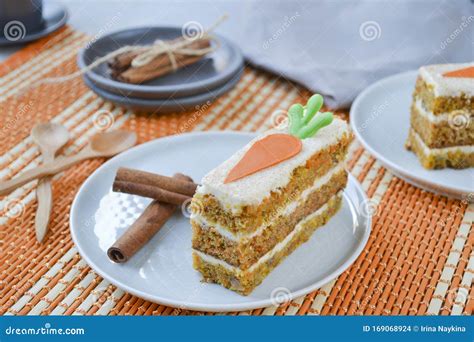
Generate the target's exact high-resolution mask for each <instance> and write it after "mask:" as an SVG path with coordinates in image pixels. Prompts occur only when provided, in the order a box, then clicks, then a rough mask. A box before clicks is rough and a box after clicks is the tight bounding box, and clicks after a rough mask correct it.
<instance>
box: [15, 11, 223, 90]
mask: <svg viewBox="0 0 474 342" xmlns="http://www.w3.org/2000/svg"><path fill="white" fill-rule="evenodd" d="M227 18H228V16H227V14H225V15H223V16H221V17H220V18H219V19H217V20H216V22H215V23H214V24H212V25H211V26H210V27H209V28H208V29H206V30H204V31H203V32H202V33H201V34H199V35H198V36H197V37H190V38H185V39H184V40H183V41H177V42H171V43H169V42H165V41H163V40H161V39H157V40H156V41H155V42H154V43H153V44H151V45H126V46H123V47H121V48H119V49H117V50H114V51H112V52H110V53H108V54H106V55H105V56H102V57H100V58H98V59H96V60H95V61H94V62H92V63H91V64H89V65H88V66H86V67H84V68H82V69H80V70H78V71H76V72H73V73H72V74H69V75H65V76H58V77H47V78H44V79H42V80H38V81H35V82H33V83H31V84H27V85H25V86H24V87H23V88H20V89H19V90H18V93H17V95H21V94H22V92H24V91H25V90H27V89H31V88H35V87H37V86H39V85H42V84H57V83H62V82H66V81H69V80H72V79H74V78H76V77H79V76H81V75H83V74H85V73H86V72H88V71H91V70H92V69H94V68H96V67H97V66H99V65H101V64H102V63H104V62H107V61H109V60H111V59H113V58H115V57H117V56H118V55H121V54H123V53H126V52H138V55H137V56H136V57H135V58H134V59H133V60H132V63H131V67H132V68H138V67H141V66H144V65H147V64H148V63H150V62H151V61H152V60H153V59H155V58H156V57H158V56H160V55H162V54H166V55H167V56H168V57H169V60H170V63H171V67H172V69H173V70H174V71H176V70H177V69H178V64H177V62H176V55H177V54H180V55H189V56H203V55H205V54H208V53H210V52H212V51H215V50H216V49H218V48H219V46H220V44H219V41H218V39H217V38H216V37H215V36H214V35H211V34H210V33H211V32H212V31H213V30H214V29H215V28H216V27H217V26H219V25H220V24H221V23H222V22H223V21H224V20H226V19H227ZM197 40H210V41H213V42H214V43H215V44H214V46H210V47H208V48H203V49H194V48H190V47H189V45H191V44H193V43H195V42H196V41H197Z"/></svg>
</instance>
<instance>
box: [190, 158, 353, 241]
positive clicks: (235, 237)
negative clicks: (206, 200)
mask: <svg viewBox="0 0 474 342" xmlns="http://www.w3.org/2000/svg"><path fill="white" fill-rule="evenodd" d="M342 170H344V163H343V162H341V163H339V164H338V165H336V166H335V167H333V168H332V169H331V170H329V171H328V172H327V173H326V174H325V175H323V176H322V177H320V178H317V179H316V180H315V181H314V183H313V185H312V186H310V187H309V188H307V189H305V190H304V191H303V192H302V193H301V195H300V196H299V198H297V199H296V200H294V201H291V202H290V203H288V204H287V205H286V206H285V207H283V208H281V209H280V210H279V211H278V213H277V217H278V216H280V215H284V216H288V215H290V214H291V213H293V211H295V210H296V208H297V207H298V205H299V204H300V203H302V202H304V201H306V200H307V198H308V196H309V195H310V194H311V193H313V192H314V191H316V190H317V189H319V188H321V187H322V186H323V185H324V184H326V183H327V182H329V180H330V179H331V178H332V177H333V176H334V175H335V174H337V173H339V172H341V171H342ZM191 220H193V221H196V222H197V223H198V224H199V225H200V226H201V227H203V228H204V229H205V228H209V227H214V229H215V230H216V231H217V232H218V233H219V234H220V235H222V236H223V237H225V238H226V239H228V240H231V241H236V242H240V241H242V240H244V239H246V240H248V239H252V238H253V237H255V236H257V235H260V234H261V233H262V232H263V231H264V230H265V229H266V228H267V227H268V226H269V225H268V224H267V225H261V226H260V227H258V228H257V229H256V230H255V231H253V232H251V233H239V232H238V233H233V232H231V231H230V230H229V229H228V228H226V227H223V226H222V225H220V224H218V223H214V222H209V221H208V220H206V219H205V218H204V217H202V216H201V215H199V214H196V213H193V214H191Z"/></svg>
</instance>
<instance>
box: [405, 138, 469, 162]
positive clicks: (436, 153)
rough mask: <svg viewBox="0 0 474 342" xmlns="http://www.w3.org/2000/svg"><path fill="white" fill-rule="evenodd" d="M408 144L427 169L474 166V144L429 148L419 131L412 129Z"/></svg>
mask: <svg viewBox="0 0 474 342" xmlns="http://www.w3.org/2000/svg"><path fill="white" fill-rule="evenodd" d="M407 146H408V147H409V148H410V150H412V151H413V152H415V154H416V155H417V156H418V159H419V160H420V163H421V164H422V165H423V167H425V168H427V169H442V168H446V167H449V168H454V169H464V168H467V167H474V146H472V145H465V146H454V147H444V148H429V147H428V146H426V144H425V143H424V141H423V139H422V138H421V137H420V136H419V135H418V133H417V132H416V131H415V130H413V129H410V132H409V134H408V140H407Z"/></svg>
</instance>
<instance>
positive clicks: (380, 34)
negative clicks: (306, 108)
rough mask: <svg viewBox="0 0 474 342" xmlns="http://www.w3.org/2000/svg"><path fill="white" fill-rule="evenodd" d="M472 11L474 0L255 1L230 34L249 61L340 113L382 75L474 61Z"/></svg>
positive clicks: (247, 7)
mask: <svg viewBox="0 0 474 342" xmlns="http://www.w3.org/2000/svg"><path fill="white" fill-rule="evenodd" d="M473 8H474V5H473V3H472V2H471V1H469V0H457V1H441V0H439V1H438V0H411V1H409V0H405V1H375V0H362V1H330V0H323V1H301V0H300V1H265V0H264V1H250V2H247V3H246V5H245V6H243V8H242V10H243V11H244V13H245V14H244V16H243V23H240V24H239V23H233V25H232V29H231V31H234V30H235V33H236V34H235V35H234V36H236V37H239V39H238V40H239V41H238V43H239V44H240V46H241V48H242V49H243V51H244V54H245V56H246V57H247V58H248V60H249V61H250V62H252V63H254V64H255V65H258V66H261V67H263V68H266V69H268V70H270V71H274V72H277V73H280V74H282V75H283V76H284V77H287V78H288V79H291V80H295V81H298V82H300V83H301V84H303V85H305V86H306V87H308V88H309V89H311V90H312V91H314V92H320V93H322V94H324V95H325V97H326V99H327V103H328V105H329V106H330V107H333V108H338V107H347V106H349V105H350V103H351V102H352V100H353V99H354V98H355V97H356V96H357V94H358V93H359V92H360V91H361V90H363V89H364V88H366V87H367V86H368V85H370V84H371V83H373V82H375V81H376V80H378V79H381V78H383V77H385V76H388V75H391V74H395V73H398V72H401V71H405V70H411V69H416V68H418V67H419V66H421V65H424V64H435V63H448V62H466V61H472V60H474V56H473V54H474V53H473V45H472V44H473V34H474V30H473V28H474V13H473ZM240 25H242V26H240ZM242 28H243V30H242ZM240 30H242V31H240ZM239 31H240V32H241V34H240V35H239V34H237V33H238V32H239Z"/></svg>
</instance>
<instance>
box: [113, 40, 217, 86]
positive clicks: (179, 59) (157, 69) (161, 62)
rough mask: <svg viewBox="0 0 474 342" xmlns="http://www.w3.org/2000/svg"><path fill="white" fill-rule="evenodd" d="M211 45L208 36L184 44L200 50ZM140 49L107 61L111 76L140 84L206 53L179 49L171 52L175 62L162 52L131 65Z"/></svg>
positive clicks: (191, 61)
mask: <svg viewBox="0 0 474 342" xmlns="http://www.w3.org/2000/svg"><path fill="white" fill-rule="evenodd" d="M184 41H185V38H184V37H179V38H176V39H173V40H168V41H165V42H164V43H165V44H167V45H168V46H170V47H172V46H174V45H177V44H180V43H182V42H184ZM210 47H211V42H210V40H209V38H207V37H203V38H196V39H195V40H193V41H192V42H190V43H189V44H187V45H186V49H188V50H196V51H200V50H201V51H202V50H204V49H208V48H210ZM140 53H142V51H131V52H124V53H122V54H120V55H118V56H116V57H115V58H113V59H112V60H111V61H110V62H109V68H110V74H111V76H112V78H114V79H116V80H119V81H121V82H126V83H133V84H140V83H143V82H147V81H149V80H152V79H155V78H157V77H160V76H163V75H166V74H169V73H171V72H174V71H176V70H177V69H179V68H183V67H185V66H187V65H190V64H193V63H196V62H197V61H199V60H201V59H203V58H204V57H205V56H206V55H205V54H202V55H193V54H184V53H180V52H179V50H178V51H176V52H171V53H173V58H174V62H175V64H173V61H172V59H171V58H170V55H169V53H162V54H160V55H158V56H156V57H155V58H153V59H152V60H151V61H150V62H149V63H147V64H146V65H143V66H133V65H132V61H133V60H134V59H135V58H136V57H137V56H138V55H139V54H140Z"/></svg>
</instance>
